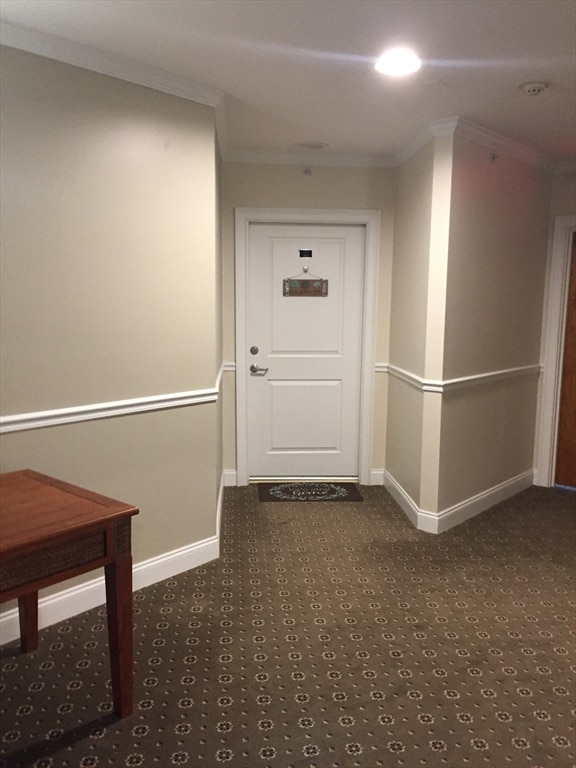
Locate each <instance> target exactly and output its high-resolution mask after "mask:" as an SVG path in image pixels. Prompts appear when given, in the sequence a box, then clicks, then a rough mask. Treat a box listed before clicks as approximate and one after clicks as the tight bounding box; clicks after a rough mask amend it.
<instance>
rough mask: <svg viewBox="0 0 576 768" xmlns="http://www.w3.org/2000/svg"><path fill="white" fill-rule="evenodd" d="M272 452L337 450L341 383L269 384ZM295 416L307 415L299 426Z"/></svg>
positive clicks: (296, 382) (276, 382) (339, 437)
mask: <svg viewBox="0 0 576 768" xmlns="http://www.w3.org/2000/svg"><path fill="white" fill-rule="evenodd" d="M270 387H271V395H272V396H271V408H272V412H271V414H270V423H271V424H272V435H271V441H270V446H269V450H270V451H271V452H278V451H280V452H288V451H295V452H299V451H338V450H339V449H340V447H341V434H342V424H341V421H342V384H341V382H340V381H274V380H272V381H271V382H270ZM295 413H302V414H304V413H305V414H306V417H307V418H306V423H305V424H302V423H301V421H300V419H299V418H294V414H295Z"/></svg>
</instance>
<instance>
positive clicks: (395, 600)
mask: <svg viewBox="0 0 576 768" xmlns="http://www.w3.org/2000/svg"><path fill="white" fill-rule="evenodd" d="M362 493H363V496H364V503H354V502H350V503H348V502H345V503H342V502H339V503H329V502H327V503H323V504H316V503H314V504H305V503H301V502H295V503H290V502H287V503H284V504H277V503H258V493H257V489H256V488H255V487H253V486H251V487H248V488H227V489H226V492H225V501H224V510H223V523H222V532H221V557H220V559H219V561H217V562H214V563H211V564H209V565H207V566H204V567H201V568H197V569H194V570H192V571H189V572H187V573H183V574H181V575H179V576H178V577H176V578H173V579H168V580H166V581H164V582H161V583H159V584H156V585H154V586H152V587H149V588H147V589H144V590H141V591H140V592H137V593H136V594H135V602H134V605H135V616H134V625H135V711H134V714H133V715H132V716H131V717H129V718H127V719H125V720H122V721H119V720H117V719H116V718H115V717H114V716H113V714H112V713H111V697H110V687H109V667H108V649H107V641H106V619H105V609H104V608H101V609H95V610H92V611H88V612H86V613H84V614H82V615H81V616H78V617H76V618H74V619H72V620H70V621H65V622H62V623H61V624H59V625H55V626H53V627H50V628H48V629H46V630H44V631H42V632H41V635H40V647H39V649H38V651H36V652H34V653H32V654H28V655H26V656H24V655H21V654H20V653H19V651H18V648H17V646H16V645H15V644H9V645H6V646H4V647H3V649H2V653H1V656H2V658H1V661H2V667H3V669H2V691H1V698H0V717H1V727H2V734H1V736H2V742H1V744H2V752H1V754H2V756H1V757H0V766H2V768H17V766H35V767H36V768H61V767H62V768H64V767H72V766H74V767H78V768H96V767H97V766H98V767H99V766H116V767H117V766H129V767H130V766H132V767H135V766H139V767H141V768H168V766H174V765H177V766H188V768H218V767H219V766H223V767H229V768H258V767H259V766H260V767H261V768H396V767H398V768H481V767H482V768H572V766H573V765H574V764H575V763H576V754H575V748H574V745H575V741H576V739H575V734H574V728H573V724H574V715H575V706H576V703H575V696H574V693H575V684H574V680H575V674H574V673H575V667H574V662H575V653H574V651H575V644H576V627H575V622H574V615H575V611H574V609H575V607H576V600H575V597H576V579H575V568H574V565H575V563H574V552H575V551H576V548H575V546H574V545H575V543H576V542H575V527H574V501H575V496H574V495H572V494H570V493H569V492H563V491H553V490H548V489H540V488H532V489H529V490H528V491H525V492H523V493H521V494H519V495H518V496H516V497H515V498H514V499H511V500H508V501H507V502H505V503H503V504H500V505H498V506H497V507H494V508H493V509H492V510H489V511H487V512H485V513H483V514H482V515H480V516H478V517H476V518H474V519H472V520H469V521H468V522H466V523H464V524H462V525H460V526H458V527H456V528H453V529H452V530H450V531H448V532H446V533H444V534H441V535H439V536H434V535H430V534H425V533H422V532H419V531H416V530H414V529H413V527H412V526H411V525H410V523H409V522H408V521H407V520H406V518H405V516H404V514H403V513H402V512H401V511H400V510H399V509H398V507H397V505H396V504H395V503H394V501H393V500H392V498H391V497H390V496H389V495H388V493H387V492H386V491H385V490H384V489H383V488H381V487H365V486H363V487H362Z"/></svg>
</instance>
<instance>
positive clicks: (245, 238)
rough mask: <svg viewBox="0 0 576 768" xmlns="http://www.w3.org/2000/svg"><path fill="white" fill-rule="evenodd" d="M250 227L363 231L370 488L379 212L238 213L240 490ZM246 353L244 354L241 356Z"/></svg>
mask: <svg viewBox="0 0 576 768" xmlns="http://www.w3.org/2000/svg"><path fill="white" fill-rule="evenodd" d="M251 224H333V225H335V226H338V225H357V226H364V227H365V232H366V238H365V259H364V308H363V322H362V370H361V385H360V435H359V457H358V474H359V481H360V483H361V484H363V485H369V484H370V477H371V460H372V414H373V399H374V354H375V350H374V344H375V338H376V333H375V331H376V298H377V284H378V263H379V256H380V211H369V210H339V209H299V208H236V210H235V237H236V245H235V253H236V476H237V484H238V485H247V484H248V482H249V480H250V478H249V474H248V450H247V449H248V413H247V386H246V385H247V379H248V355H247V353H246V352H245V351H246V350H247V348H248V338H247V320H248V306H247V301H246V297H247V286H248V254H249V252H250V225H251ZM242 350H244V353H243V352H242Z"/></svg>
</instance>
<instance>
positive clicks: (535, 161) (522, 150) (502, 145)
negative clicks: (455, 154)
mask: <svg viewBox="0 0 576 768" xmlns="http://www.w3.org/2000/svg"><path fill="white" fill-rule="evenodd" d="M454 135H458V136H463V137H464V138H466V139H470V140H471V141H475V142H476V143H477V144H482V145H483V146H485V147H487V148H488V149H491V150H492V151H493V152H495V153H497V154H504V155H507V156H509V157H513V158H515V159H516V160H520V161H521V162H523V163H528V164H529V165H534V166H536V167H538V168H541V169H542V170H547V171H551V172H563V173H567V172H569V171H568V170H567V168H568V166H569V167H572V168H574V163H563V164H554V163H550V162H548V161H547V160H546V159H545V158H544V157H543V156H542V154H541V153H540V152H538V150H536V149H535V148H534V147H530V146H527V145H524V144H521V143H519V142H517V141H513V140H512V139H509V138H508V137H506V136H503V135H502V134H500V133H497V132H496V131H492V130H490V129H488V128H483V127H482V126H480V125H477V124H476V123H473V122H471V121H470V120H465V119H464V118H462V117H450V118H447V119H445V120H438V121H436V122H434V123H430V125H428V126H427V127H426V129H425V130H423V131H422V132H421V133H420V134H418V135H417V136H416V137H415V138H414V139H413V140H412V141H411V142H410V143H409V144H407V145H406V146H405V147H404V148H403V149H401V150H400V152H398V153H396V154H395V155H394V157H393V165H394V166H398V165H402V163H404V162H406V160H408V159H409V158H410V157H411V156H412V155H414V154H416V152H418V150H419V149H421V148H422V147H423V146H424V145H425V144H427V143H428V142H429V141H431V140H432V139H433V138H435V137H437V136H454ZM575 162H576V161H575ZM564 166H566V169H564V170H558V169H559V168H560V167H562V168H563V167H564Z"/></svg>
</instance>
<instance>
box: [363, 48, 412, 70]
mask: <svg viewBox="0 0 576 768" xmlns="http://www.w3.org/2000/svg"><path fill="white" fill-rule="evenodd" d="M421 66H422V61H421V60H420V58H419V57H418V56H417V55H416V53H414V51H413V50H411V49H410V48H389V49H388V50H387V51H384V53H383V54H382V56H380V58H379V59H378V60H377V62H376V64H375V65H374V68H375V69H376V71H377V72H380V73H381V74H383V75H388V76H389V77H404V75H411V74H413V73H414V72H418V70H419V69H420V67H421Z"/></svg>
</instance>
